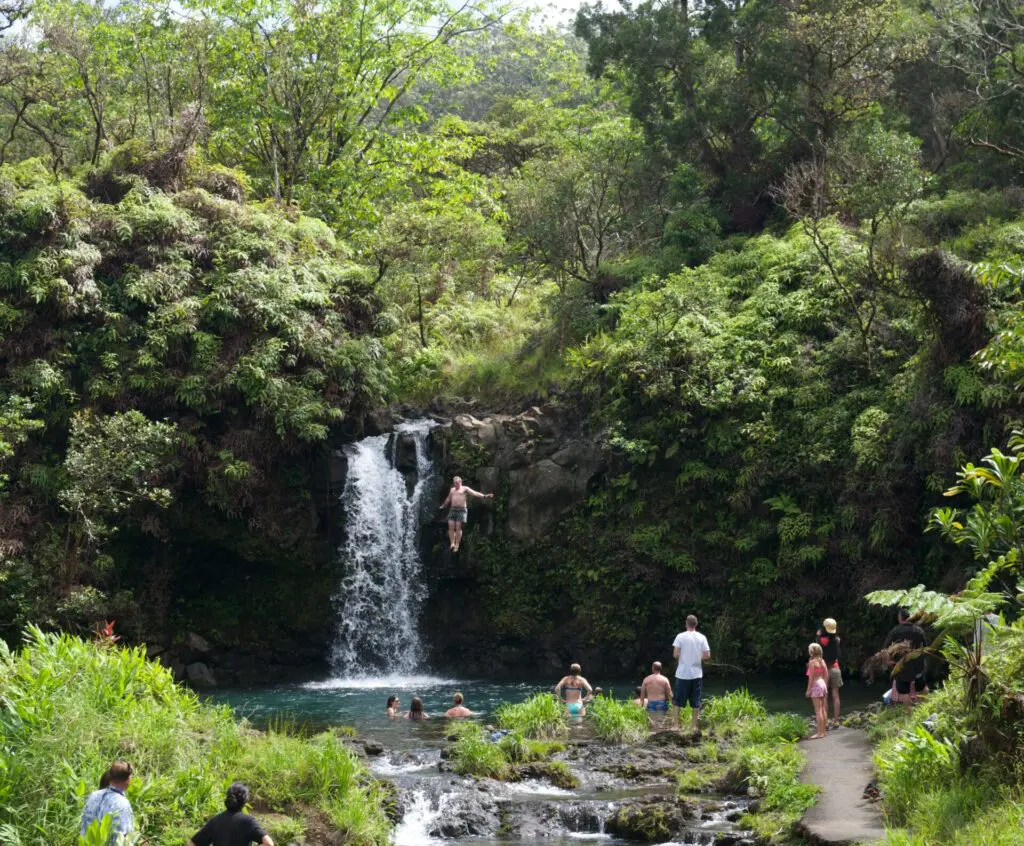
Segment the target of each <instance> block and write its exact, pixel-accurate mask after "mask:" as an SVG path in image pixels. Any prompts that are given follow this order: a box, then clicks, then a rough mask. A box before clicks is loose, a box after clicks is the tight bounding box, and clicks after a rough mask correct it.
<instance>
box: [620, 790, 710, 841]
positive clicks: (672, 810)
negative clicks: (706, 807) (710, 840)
mask: <svg viewBox="0 0 1024 846" xmlns="http://www.w3.org/2000/svg"><path fill="white" fill-rule="evenodd" d="M695 816H696V812H695V810H694V808H693V806H692V805H690V804H689V803H688V802H685V801H683V800H681V799H644V800H640V801H638V802H630V803H629V804H628V805H621V806H619V807H618V808H617V809H616V810H615V813H614V814H612V815H611V816H610V817H609V818H608V820H607V822H606V823H605V831H606V832H607V833H608V834H610V835H612V836H613V837H621V838H622V839H623V840H637V841H639V842H641V843H663V842H664V841H666V840H671V839H672V838H673V837H674V836H675V835H676V834H678V833H679V832H680V831H682V829H683V828H684V827H685V826H686V823H687V821H688V820H691V819H693V818H694V817H695Z"/></svg>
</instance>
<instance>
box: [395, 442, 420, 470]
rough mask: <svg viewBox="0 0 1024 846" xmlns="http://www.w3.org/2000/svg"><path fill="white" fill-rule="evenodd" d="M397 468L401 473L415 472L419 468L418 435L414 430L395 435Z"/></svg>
mask: <svg viewBox="0 0 1024 846" xmlns="http://www.w3.org/2000/svg"><path fill="white" fill-rule="evenodd" d="M395 469H396V470H398V471H399V472H401V473H415V472H416V471H417V469H419V464H418V462H417V460H416V436H415V435H414V434H413V433H412V432H399V433H398V435H397V436H396V437H395Z"/></svg>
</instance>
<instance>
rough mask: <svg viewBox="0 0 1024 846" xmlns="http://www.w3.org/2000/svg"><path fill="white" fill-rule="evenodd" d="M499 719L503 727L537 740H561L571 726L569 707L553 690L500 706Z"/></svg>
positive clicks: (496, 716)
mask: <svg viewBox="0 0 1024 846" xmlns="http://www.w3.org/2000/svg"><path fill="white" fill-rule="evenodd" d="M495 719H496V720H497V722H498V725H499V726H501V727H502V728H505V729H510V730H511V731H517V732H519V733H520V734H522V735H523V737H527V738H531V739H533V740H557V739H558V738H561V737H565V735H566V733H567V731H568V729H569V717H568V715H567V714H566V712H565V706H563V705H562V703H561V702H559V701H558V700H557V699H555V697H554V696H552V695H551V694H550V693H535V694H534V695H533V696H531V697H530V698H529V699H527V700H526V701H524V702H518V703H516V704H508V703H506V704H504V705H502V706H501V707H500V708H498V710H497V712H496V713H495Z"/></svg>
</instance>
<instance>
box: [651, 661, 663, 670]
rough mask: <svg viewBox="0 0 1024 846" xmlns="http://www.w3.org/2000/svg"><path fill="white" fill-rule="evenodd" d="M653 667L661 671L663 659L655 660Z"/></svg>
mask: <svg viewBox="0 0 1024 846" xmlns="http://www.w3.org/2000/svg"><path fill="white" fill-rule="evenodd" d="M651 669H652V670H657V671H658V672H661V661H655V662H654V663H653V664H651Z"/></svg>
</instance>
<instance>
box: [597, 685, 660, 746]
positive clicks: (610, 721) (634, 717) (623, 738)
mask: <svg viewBox="0 0 1024 846" xmlns="http://www.w3.org/2000/svg"><path fill="white" fill-rule="evenodd" d="M587 721H588V722H589V723H590V725H591V726H593V728H594V733H595V734H596V735H597V736H598V737H599V738H601V739H602V740H608V741H611V742H612V743H637V742H639V741H641V740H643V739H644V738H645V737H647V733H648V731H647V712H646V711H645V710H644V709H643V708H638V707H637V706H636V705H634V704H633V703H632V702H620V701H619V700H617V699H612V698H610V697H608V696H597V697H595V698H594V699H593V700H592V701H591V703H590V704H589V705H588V706H587Z"/></svg>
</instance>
